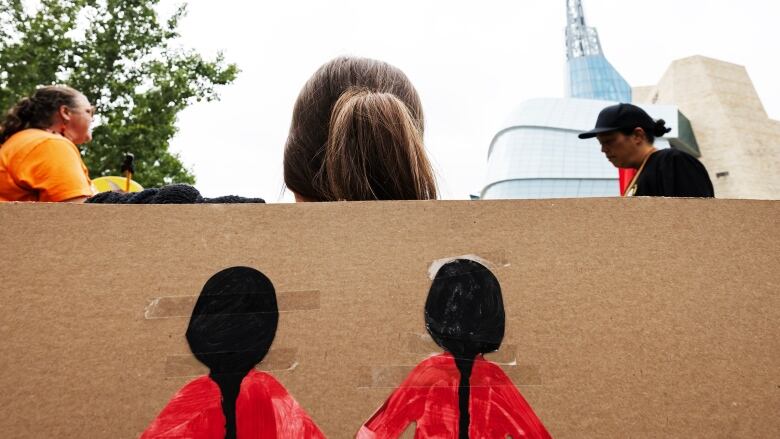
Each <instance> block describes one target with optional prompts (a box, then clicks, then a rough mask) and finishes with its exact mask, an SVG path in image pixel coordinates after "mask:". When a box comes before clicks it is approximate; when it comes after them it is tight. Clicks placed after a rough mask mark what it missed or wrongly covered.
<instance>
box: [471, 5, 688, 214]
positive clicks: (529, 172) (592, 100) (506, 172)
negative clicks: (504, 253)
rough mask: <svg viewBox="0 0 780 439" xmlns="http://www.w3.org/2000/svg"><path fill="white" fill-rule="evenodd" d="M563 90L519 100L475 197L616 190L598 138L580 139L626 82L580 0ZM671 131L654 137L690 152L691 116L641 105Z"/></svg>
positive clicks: (569, 34)
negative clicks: (561, 96) (553, 96)
mask: <svg viewBox="0 0 780 439" xmlns="http://www.w3.org/2000/svg"><path fill="white" fill-rule="evenodd" d="M566 11H567V17H568V26H567V27H566V58H567V74H566V82H567V84H566V96H567V97H568V98H567V99H535V100H530V101H526V102H524V103H522V104H521V105H520V106H519V107H518V108H517V109H515V111H514V112H513V113H512V114H511V115H510V117H509V119H507V121H506V123H505V124H504V126H503V127H502V129H501V130H500V131H499V132H498V134H496V135H495V137H493V141H492V142H491V144H490V151H489V152H488V171H487V184H486V185H485V187H484V189H483V190H482V193H481V194H480V198H488V199H499V198H576V197H613V196H619V195H620V194H619V191H620V185H619V183H618V171H617V169H616V168H615V167H614V166H612V164H611V163H610V162H609V161H608V160H607V159H606V158H605V157H604V154H602V153H601V146H600V145H599V143H598V140H596V139H587V140H580V139H579V138H578V137H577V134H579V133H581V132H583V131H588V130H590V129H591V128H593V125H594V124H595V122H596V119H597V118H598V114H599V112H601V110H602V109H603V108H605V107H608V106H610V105H614V104H616V103H618V102H631V94H632V93H631V87H630V86H629V85H628V83H627V82H626V80H625V79H623V77H622V76H620V74H619V73H618V72H617V71H616V70H615V68H614V67H612V65H611V64H610V63H609V61H607V59H606V58H605V57H604V55H603V53H602V51H601V42H600V41H599V36H598V32H597V31H596V29H594V28H592V27H588V26H587V25H586V24H585V16H584V14H583V12H582V1H581V0H567V1H566ZM641 107H643V108H644V109H645V111H647V112H648V114H650V116H651V117H653V118H654V119H659V118H662V119H664V120H665V121H667V123H668V124H667V126H668V127H669V128H671V129H672V131H671V132H670V133H669V134H668V135H666V136H664V137H663V138H659V139H656V142H655V146H656V147H657V148H669V146H670V142H671V145H673V146H674V147H675V148H680V149H683V150H685V151H686V152H689V153H691V154H694V155H697V156H698V155H699V154H698V145H696V138H695V137H694V136H693V131H692V130H691V127H690V122H688V120H687V119H686V118H685V117H684V116H682V114H680V112H679V111H677V107H674V106H669V105H642V106H641Z"/></svg>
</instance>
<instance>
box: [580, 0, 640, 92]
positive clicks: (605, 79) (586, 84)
mask: <svg viewBox="0 0 780 439" xmlns="http://www.w3.org/2000/svg"><path fill="white" fill-rule="evenodd" d="M566 15H567V18H568V24H567V26H566V60H567V61H566V97H569V98H582V99H602V100H606V101H618V102H631V86H630V85H628V82H626V80H625V79H623V77H622V76H620V73H618V72H617V70H615V68H614V67H612V64H610V63H609V61H607V58H605V57H604V53H603V52H602V50H601V42H600V41H599V34H598V31H596V29H595V28H592V27H588V26H587V24H585V14H584V13H583V11H582V1H581V0H566Z"/></svg>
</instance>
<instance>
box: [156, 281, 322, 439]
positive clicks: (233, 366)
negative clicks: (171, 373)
mask: <svg viewBox="0 0 780 439" xmlns="http://www.w3.org/2000/svg"><path fill="white" fill-rule="evenodd" d="M278 322H279V310H278V307H277V304H276V292H275V290H274V286H273V284H272V283H271V281H270V280H269V279H268V278H267V277H266V276H265V275H263V273H261V272H259V271H257V270H254V269H252V268H248V267H232V268H228V269H226V270H223V271H220V272H219V273H217V274H215V275H214V276H213V277H211V279H209V280H208V282H206V285H204V287H203V291H202V292H201V293H200V297H199V298H198V301H197V303H196V304H195V308H194V309H193V311H192V317H191V318H190V324H189V327H188V328H187V341H188V342H189V345H190V349H191V350H192V353H193V354H194V355H195V357H196V358H197V359H198V360H199V361H200V362H201V363H203V364H205V365H206V366H207V367H208V368H209V374H208V375H207V376H202V377H199V378H197V379H195V380H194V381H191V382H190V383H188V384H187V385H185V386H184V387H183V388H182V389H181V390H180V391H179V392H178V393H177V394H176V395H175V396H174V397H173V399H171V401H170V402H169V403H168V405H167V406H166V407H165V408H164V409H163V410H162V412H160V414H159V415H158V416H157V418H156V419H155V420H154V421H153V422H152V423H151V425H149V427H148V428H147V429H146V431H145V432H144V433H143V435H142V436H141V438H142V439H152V438H188V439H222V438H228V439H235V438H238V439H259V438H263V439H275V438H278V439H285V438H323V437H324V436H323V434H322V432H320V430H319V428H318V427H317V425H316V424H315V423H314V421H313V420H312V419H311V418H310V417H309V415H308V414H307V413H306V412H305V411H304V410H303V408H301V407H300V405H298V403H297V402H296V401H295V399H294V398H293V397H292V396H291V395H290V394H289V393H288V392H287V390H286V389H285V388H284V386H282V384H281V383H279V382H278V381H277V380H276V379H274V378H273V377H272V376H271V375H269V374H266V373H263V372H259V371H257V370H255V369H254V367H255V365H257V364H258V363H260V362H261V361H262V360H263V358H264V357H265V355H266V354H267V353H268V350H269V349H270V347H271V343H272V342H273V340H274V336H275V335H276V327H277V324H278Z"/></svg>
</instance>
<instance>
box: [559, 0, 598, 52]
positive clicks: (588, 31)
mask: <svg viewBox="0 0 780 439" xmlns="http://www.w3.org/2000/svg"><path fill="white" fill-rule="evenodd" d="M566 15H567V25H566V59H572V58H579V57H582V56H590V55H601V54H602V52H601V42H599V34H598V32H597V31H596V28H593V27H588V26H587V25H586V24H585V14H584V13H583V12H582V0H566Z"/></svg>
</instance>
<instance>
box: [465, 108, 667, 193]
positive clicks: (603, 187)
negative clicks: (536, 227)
mask: <svg viewBox="0 0 780 439" xmlns="http://www.w3.org/2000/svg"><path fill="white" fill-rule="evenodd" d="M613 104H615V102H611V101H598V100H591V99H533V100H530V101H526V102H524V103H522V104H521V105H520V106H519V107H518V108H517V109H515V111H514V112H513V113H512V114H511V115H510V117H509V119H507V121H506V122H505V123H504V126H503V129H502V130H501V131H499V132H498V134H496V136H495V137H494V138H493V141H492V143H491V145H490V150H489V152H488V171H487V175H488V181H487V184H486V185H485V188H484V189H483V190H482V193H481V194H480V198H483V199H506V198H578V197H613V196H618V195H619V187H618V182H617V172H616V170H615V167H614V166H612V164H611V163H610V162H609V161H608V160H607V159H606V158H605V157H604V154H602V153H601V146H600V145H599V143H598V140H596V139H585V140H582V139H580V138H578V137H577V134H579V133H581V132H583V131H587V130H589V129H590V128H592V126H593V123H594V121H595V120H596V117H598V114H599V112H600V111H601V110H602V109H603V108H604V107H607V106H609V105H613ZM644 108H645V110H646V111H648V112H649V113H650V114H651V115H652V116H654V117H664V118H665V119H666V120H670V121H672V120H675V119H674V118H673V117H670V116H673V115H675V114H676V113H677V109H676V107H673V106H659V105H655V106H644ZM671 128H672V132H671V133H669V135H670V136H672V137H676V135H677V132H676V130H677V127H676V125H675V124H673V125H672V126H671ZM669 140H673V139H670V138H666V137H664V138H659V139H657V140H656V144H655V146H656V147H657V148H668V147H669Z"/></svg>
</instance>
